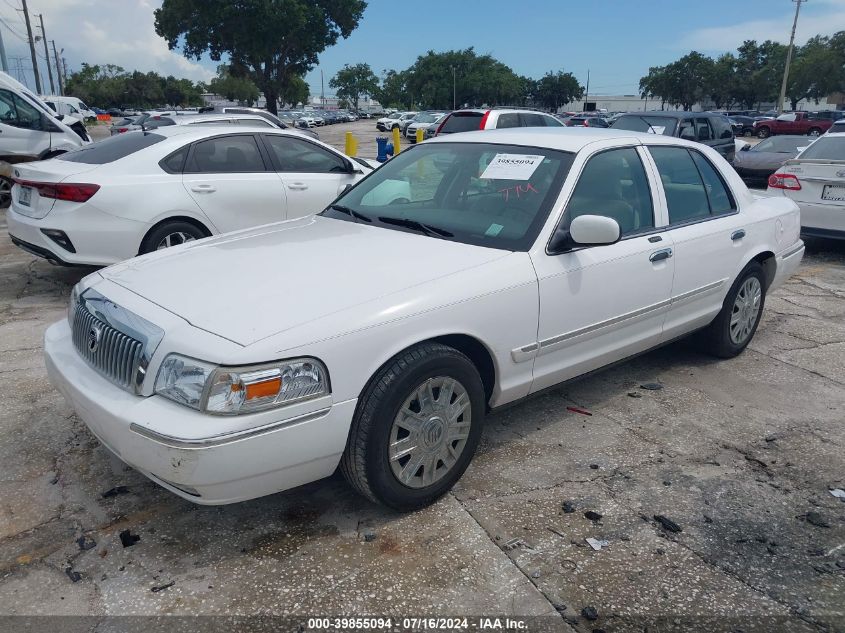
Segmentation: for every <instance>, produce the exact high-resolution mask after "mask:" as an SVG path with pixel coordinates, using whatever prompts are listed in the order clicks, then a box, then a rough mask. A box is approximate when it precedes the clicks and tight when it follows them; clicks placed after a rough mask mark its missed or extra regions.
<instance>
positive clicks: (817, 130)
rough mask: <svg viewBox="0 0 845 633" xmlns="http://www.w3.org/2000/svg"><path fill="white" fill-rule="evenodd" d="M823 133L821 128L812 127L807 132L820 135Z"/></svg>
mask: <svg viewBox="0 0 845 633" xmlns="http://www.w3.org/2000/svg"><path fill="white" fill-rule="evenodd" d="M821 133H822V131H821V128H817V127H811V128H810V131H809V132H807V136H820V135H821Z"/></svg>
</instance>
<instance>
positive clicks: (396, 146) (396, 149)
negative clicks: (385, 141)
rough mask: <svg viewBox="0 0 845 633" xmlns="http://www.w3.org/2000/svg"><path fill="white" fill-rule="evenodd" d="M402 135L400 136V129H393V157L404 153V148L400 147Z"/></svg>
mask: <svg viewBox="0 0 845 633" xmlns="http://www.w3.org/2000/svg"><path fill="white" fill-rule="evenodd" d="M400 137H401V134H399V128H398V127H395V128H393V155H394V156H396V155H397V154H398V153H399V152H401V151H402V148H401V147H400V146H399V139H400Z"/></svg>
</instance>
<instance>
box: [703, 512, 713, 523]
mask: <svg viewBox="0 0 845 633" xmlns="http://www.w3.org/2000/svg"><path fill="white" fill-rule="evenodd" d="M704 522H705V523H713V519H711V518H710V517H709V516H707V515H706V514H705V515H704Z"/></svg>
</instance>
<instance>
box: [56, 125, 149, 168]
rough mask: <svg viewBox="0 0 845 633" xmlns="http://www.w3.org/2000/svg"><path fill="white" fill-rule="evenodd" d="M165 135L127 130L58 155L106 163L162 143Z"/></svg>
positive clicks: (74, 159)
mask: <svg viewBox="0 0 845 633" xmlns="http://www.w3.org/2000/svg"><path fill="white" fill-rule="evenodd" d="M163 140H164V137H163V136H161V135H159V134H151V133H150V132H140V131H139V132H126V133H124V134H119V135H117V136H112V137H110V138H107V139H104V140H102V141H98V142H96V143H92V144H91V145H86V146H85V147H82V148H80V149H77V150H74V151H72V152H67V153H66V154H62V155H61V156H57V157H56V158H57V159H58V160H66V161H68V162H70V163H86V164H88V165H105V164H106V163H112V162H114V161H116V160H120V159H121V158H124V157H125V156H129V154H134V153H135V152H137V151H138V150H142V149H144V148H145V147H150V146H151V145H155V144H156V143H160V142H161V141H163Z"/></svg>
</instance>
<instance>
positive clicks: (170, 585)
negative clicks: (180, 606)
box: [150, 580, 176, 593]
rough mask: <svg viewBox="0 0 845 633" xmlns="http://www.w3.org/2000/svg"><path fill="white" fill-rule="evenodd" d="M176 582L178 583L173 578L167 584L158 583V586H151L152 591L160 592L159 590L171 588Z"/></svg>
mask: <svg viewBox="0 0 845 633" xmlns="http://www.w3.org/2000/svg"><path fill="white" fill-rule="evenodd" d="M175 584H176V581H175V580H171V581H170V582H169V583H167V584H164V585H157V586H155V587H150V591H152V592H153V593H158V592H159V591H164V590H165V589H170V587H172V586H173V585H175Z"/></svg>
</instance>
